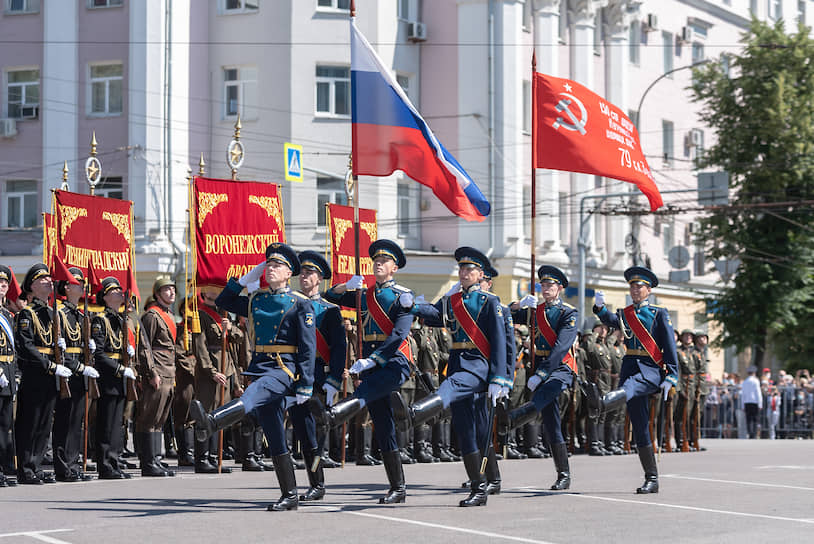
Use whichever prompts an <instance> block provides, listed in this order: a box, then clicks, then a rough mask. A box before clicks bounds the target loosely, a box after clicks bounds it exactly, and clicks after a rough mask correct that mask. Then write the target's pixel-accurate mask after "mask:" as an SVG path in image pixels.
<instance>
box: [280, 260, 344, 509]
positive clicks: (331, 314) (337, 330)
mask: <svg viewBox="0 0 814 544" xmlns="http://www.w3.org/2000/svg"><path fill="white" fill-rule="evenodd" d="M299 259H300V290H301V292H302V294H303V295H305V296H306V297H308V299H309V300H310V301H311V305H312V306H313V308H314V320H315V326H316V335H317V344H316V348H317V349H316V361H315V363H314V398H315V399H316V398H317V395H319V394H320V393H319V392H320V391H324V398H325V402H326V403H327V405H328V406H333V404H334V400H335V399H336V395H337V393H338V392H339V388H340V387H341V385H342V372H343V371H344V370H345V352H346V350H347V337H346V336H345V328H344V326H343V325H342V314H341V313H340V312H339V306H337V305H336V304H332V303H330V302H328V301H327V300H325V299H324V298H322V295H320V293H319V285H320V283H321V282H322V280H323V279H326V280H327V279H330V278H331V267H330V266H329V265H328V262H327V261H326V260H325V259H324V258H323V257H322V255H320V254H319V253H317V252H316V251H310V250H309V251H303V252H302V253H300V254H299ZM326 349H327V353H323V351H322V350H326ZM326 358H327V359H326ZM309 404H310V405H311V406H313V403H308V404H294V405H292V406H291V407H290V408H289V414H290V415H291V421H292V423H293V426H294V432H295V433H296V435H297V438H298V439H299V441H300V444H302V449H303V456H304V457H305V470H307V471H308V483H309V486H310V487H309V488H308V491H307V492H306V493H305V494H304V495H300V500H301V501H318V500H320V499H321V498H322V497H324V496H325V476H324V471H323V464H324V461H323V456H324V455H326V454H325V453H324V443H325V440H324V438H325V437H327V436H330V435H329V433H328V430H327V429H324V428H323V429H320V431H321V432H319V433H317V427H316V425H317V422H316V421H315V419H314V415H313V413H312V411H311V410H310V409H309ZM320 419H321V420H322V421H320V423H322V422H323V421H324V420H325V418H320ZM325 423H327V421H325ZM318 437H319V438H322V440H318Z"/></svg>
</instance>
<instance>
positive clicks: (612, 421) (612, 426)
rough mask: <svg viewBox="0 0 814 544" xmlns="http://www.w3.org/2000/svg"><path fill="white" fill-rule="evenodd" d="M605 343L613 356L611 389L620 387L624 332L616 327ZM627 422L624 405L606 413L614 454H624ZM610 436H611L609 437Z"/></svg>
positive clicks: (606, 422) (607, 436) (607, 433)
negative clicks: (625, 424)
mask: <svg viewBox="0 0 814 544" xmlns="http://www.w3.org/2000/svg"><path fill="white" fill-rule="evenodd" d="M605 345H606V346H607V348H608V352H609V353H610V356H611V374H610V379H611V384H610V388H611V390H613V389H616V388H618V387H619V373H620V372H621V371H622V359H623V358H624V356H625V345H624V344H623V343H622V333H621V331H620V330H619V329H614V330H613V331H612V332H611V333H609V334H608V338H607V342H606V343H605ZM624 423H625V409H624V407H622V408H620V409H618V410H613V411H611V412H608V413H607V414H606V415H605V439H606V440H610V448H609V450H610V451H611V453H613V454H614V455H624V454H625V453H627V452H625V450H624V447H623V446H624V442H623V430H622V427H623V425H624ZM609 437H610V438H609Z"/></svg>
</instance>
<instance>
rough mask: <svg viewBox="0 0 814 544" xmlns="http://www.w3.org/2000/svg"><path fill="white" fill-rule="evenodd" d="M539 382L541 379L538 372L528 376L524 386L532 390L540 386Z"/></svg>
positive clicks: (541, 381)
mask: <svg viewBox="0 0 814 544" xmlns="http://www.w3.org/2000/svg"><path fill="white" fill-rule="evenodd" d="M541 383H543V379H542V378H541V377H540V375H539V374H535V375H534V376H532V377H531V378H529V383H528V384H526V387H528V388H529V391H534V390H535V389H537V388H538V387H540V384H541Z"/></svg>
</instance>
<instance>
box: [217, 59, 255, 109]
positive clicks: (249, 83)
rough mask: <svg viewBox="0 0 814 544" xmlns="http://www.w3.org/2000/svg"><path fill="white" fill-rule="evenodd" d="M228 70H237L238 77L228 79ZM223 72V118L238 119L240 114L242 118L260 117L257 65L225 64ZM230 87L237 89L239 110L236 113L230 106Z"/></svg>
mask: <svg viewBox="0 0 814 544" xmlns="http://www.w3.org/2000/svg"><path fill="white" fill-rule="evenodd" d="M228 70H237V79H230V80H227V79H226V72H227V71H228ZM221 73H222V77H223V119H224V120H226V119H236V118H237V116H238V114H239V115H240V118H241V120H245V121H254V120H256V119H257V117H258V115H257V107H258V95H257V90H258V84H257V79H258V76H257V67H256V66H224V67H223V69H222V71H221ZM229 87H235V88H236V89H237V111H236V112H234V113H233V112H232V111H230V108H229V99H228V96H229V94H228V92H229Z"/></svg>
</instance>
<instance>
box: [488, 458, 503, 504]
mask: <svg viewBox="0 0 814 544" xmlns="http://www.w3.org/2000/svg"><path fill="white" fill-rule="evenodd" d="M500 481H501V479H500V468H498V466H497V455H495V449H494V448H493V447H491V446H490V447H489V455H488V456H487V457H486V494H487V495H500Z"/></svg>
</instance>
